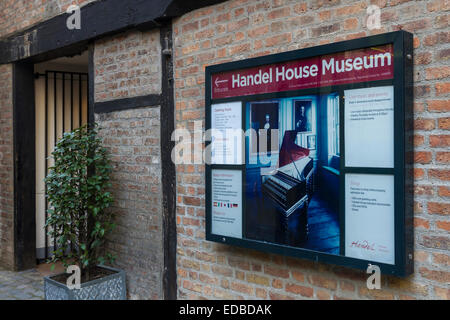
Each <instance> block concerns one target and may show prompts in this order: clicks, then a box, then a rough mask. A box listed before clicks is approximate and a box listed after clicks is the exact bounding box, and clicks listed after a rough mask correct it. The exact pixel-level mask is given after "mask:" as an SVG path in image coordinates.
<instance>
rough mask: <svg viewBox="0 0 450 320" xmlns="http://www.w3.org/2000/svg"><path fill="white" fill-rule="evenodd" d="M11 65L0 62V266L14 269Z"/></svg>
mask: <svg viewBox="0 0 450 320" xmlns="http://www.w3.org/2000/svg"><path fill="white" fill-rule="evenodd" d="M12 112H13V104H12V65H0V267H3V268H7V269H13V268H14V233H13V231H14V229H13V225H14V203H13V199H14V164H13V128H12V126H13V114H12Z"/></svg>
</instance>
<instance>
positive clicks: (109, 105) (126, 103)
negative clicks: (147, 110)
mask: <svg viewBox="0 0 450 320" xmlns="http://www.w3.org/2000/svg"><path fill="white" fill-rule="evenodd" d="M161 101H162V98H161V95H159V94H150V95H147V96H139V97H132V98H124V99H116V100H111V101H104V102H96V103H95V104H94V112H95V113H107V112H113V111H121V110H127V109H135V108H142V107H151V106H160V105H161Z"/></svg>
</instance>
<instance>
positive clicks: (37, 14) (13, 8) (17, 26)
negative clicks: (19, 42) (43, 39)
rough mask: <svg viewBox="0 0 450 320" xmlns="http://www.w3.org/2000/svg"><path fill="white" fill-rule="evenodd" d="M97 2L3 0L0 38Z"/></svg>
mask: <svg viewBox="0 0 450 320" xmlns="http://www.w3.org/2000/svg"><path fill="white" fill-rule="evenodd" d="M94 1H97V0H45V1H43V0H3V1H1V2H0V38H2V37H5V36H7V35H9V34H12V33H15V32H17V31H21V30H23V29H26V28H28V27H31V26H32V25H34V24H36V23H38V22H41V21H45V20H48V19H50V18H52V17H54V16H57V15H59V14H61V13H64V12H66V10H67V8H68V7H69V6H70V5H72V4H75V5H79V6H80V7H81V6H83V5H86V4H87V3H89V2H94Z"/></svg>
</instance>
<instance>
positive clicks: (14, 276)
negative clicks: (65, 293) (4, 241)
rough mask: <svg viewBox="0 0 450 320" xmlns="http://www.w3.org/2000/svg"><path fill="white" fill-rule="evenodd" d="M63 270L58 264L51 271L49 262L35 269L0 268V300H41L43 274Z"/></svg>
mask: <svg viewBox="0 0 450 320" xmlns="http://www.w3.org/2000/svg"><path fill="white" fill-rule="evenodd" d="M63 271H64V268H63V266H62V265H60V264H57V265H56V267H55V269H54V270H53V271H52V270H51V265H50V264H40V265H38V266H36V268H35V269H31V270H27V271H20V272H13V271H6V270H2V269H0V300H42V299H44V276H48V275H52V274H56V273H61V272H63Z"/></svg>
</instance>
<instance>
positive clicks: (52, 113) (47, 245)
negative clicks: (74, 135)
mask: <svg viewBox="0 0 450 320" xmlns="http://www.w3.org/2000/svg"><path fill="white" fill-rule="evenodd" d="M88 88H89V85H88V74H87V73H77V72H65V71H64V72H63V71H46V72H45V74H39V73H38V74H36V82H35V90H36V257H37V259H38V260H40V261H42V260H45V259H48V258H50V257H51V255H52V252H53V250H54V249H55V247H56V241H55V240H54V239H50V236H48V231H49V230H48V227H44V226H45V222H46V219H47V209H48V206H49V205H48V202H47V201H46V187H45V183H44V178H45V176H47V174H48V173H49V169H48V168H49V167H51V166H52V165H53V159H52V157H51V154H52V152H53V150H54V147H55V145H56V143H57V141H58V140H59V139H61V138H62V136H63V133H64V132H69V131H71V130H73V129H76V128H78V127H80V126H83V125H85V124H86V123H87V122H88Z"/></svg>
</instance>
